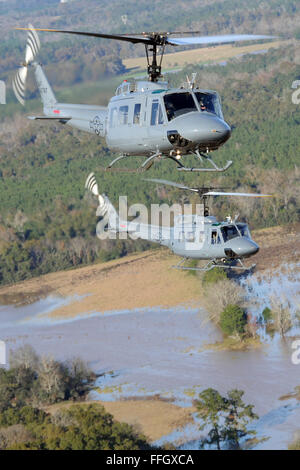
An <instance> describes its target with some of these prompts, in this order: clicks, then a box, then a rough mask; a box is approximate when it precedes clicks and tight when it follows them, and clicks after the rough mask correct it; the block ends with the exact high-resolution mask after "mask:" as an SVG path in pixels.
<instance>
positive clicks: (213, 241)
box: [211, 230, 221, 245]
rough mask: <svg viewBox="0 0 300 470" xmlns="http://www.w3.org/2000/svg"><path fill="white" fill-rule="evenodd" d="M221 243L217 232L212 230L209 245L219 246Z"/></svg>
mask: <svg viewBox="0 0 300 470" xmlns="http://www.w3.org/2000/svg"><path fill="white" fill-rule="evenodd" d="M220 243H221V239H220V235H219V233H218V230H212V232H211V244H212V245H219V244H220Z"/></svg>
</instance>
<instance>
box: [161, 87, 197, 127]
mask: <svg viewBox="0 0 300 470" xmlns="http://www.w3.org/2000/svg"><path fill="white" fill-rule="evenodd" d="M164 102H165V106H166V112H167V116H168V120H169V121H172V119H174V118H176V117H178V116H181V115H182V114H187V113H191V112H192V111H197V107H196V104H195V102H194V99H193V96H192V95H191V93H170V94H167V95H165V96H164Z"/></svg>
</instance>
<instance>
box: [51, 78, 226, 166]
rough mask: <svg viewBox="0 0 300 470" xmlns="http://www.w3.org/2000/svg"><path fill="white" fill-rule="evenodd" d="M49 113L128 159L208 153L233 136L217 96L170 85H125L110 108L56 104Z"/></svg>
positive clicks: (210, 92)
mask: <svg viewBox="0 0 300 470" xmlns="http://www.w3.org/2000/svg"><path fill="white" fill-rule="evenodd" d="M44 113H45V115H46V116H49V117H50V116H52V117H53V118H56V119H58V120H59V118H61V122H65V123H67V124H68V125H70V126H72V127H75V128H77V129H80V130H83V131H87V132H90V133H92V134H96V135H98V136H100V137H104V138H105V140H106V144H107V146H108V147H109V149H110V150H112V151H113V152H119V153H121V154H123V155H138V156H140V155H146V156H149V155H151V154H153V153H155V152H156V153H158V154H161V155H167V156H170V155H173V156H175V157H176V156H180V155H185V154H187V153H191V152H194V151H200V152H209V151H212V150H216V149H218V148H219V147H220V146H221V145H223V144H224V143H225V142H226V141H227V140H228V139H229V137H230V135H231V129H230V126H229V125H228V124H227V123H226V122H225V121H224V118H223V115H222V110H221V104H220V99H219V96H218V94H217V93H216V92H214V91H209V90H200V89H198V88H196V89H186V88H179V89H169V88H168V84H167V83H166V82H157V83H153V82H149V81H137V82H134V83H130V82H127V81H124V82H123V83H122V84H121V85H120V86H119V87H118V88H117V91H116V95H115V96H114V97H112V98H111V100H110V102H109V105H108V107H107V108H105V107H102V106H92V105H90V106H89V105H76V104H65V103H55V104H53V105H51V106H47V107H44Z"/></svg>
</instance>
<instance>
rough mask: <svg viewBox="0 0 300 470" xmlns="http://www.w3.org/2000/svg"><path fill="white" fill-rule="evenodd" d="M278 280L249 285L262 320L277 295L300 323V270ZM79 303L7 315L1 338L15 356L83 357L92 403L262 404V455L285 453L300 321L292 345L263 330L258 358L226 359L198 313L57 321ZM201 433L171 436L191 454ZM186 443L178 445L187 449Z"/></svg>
mask: <svg viewBox="0 0 300 470" xmlns="http://www.w3.org/2000/svg"><path fill="white" fill-rule="evenodd" d="M292 272H293V273H294V274H293V275H291V274H289V273H290V270H287V271H284V270H283V271H282V272H281V271H280V272H278V273H277V276H276V277H274V278H272V279H271V278H270V277H269V276H268V275H266V276H265V277H261V276H260V277H259V276H258V275H253V276H252V277H251V278H248V279H246V280H244V281H243V283H244V287H245V288H246V289H247V292H248V296H249V299H250V298H251V299H252V300H253V305H254V306H253V313H255V314H257V315H258V314H259V313H260V312H261V310H262V308H263V307H264V306H267V305H268V302H269V299H270V296H271V295H274V294H277V295H283V296H284V297H285V298H287V297H288V299H289V301H290V302H291V304H292V310H293V314H294V315H295V318H296V313H297V308H298V305H299V291H300V284H299V280H300V277H299V270H298V269H296V268H295V269H294V268H293V270H292ZM76 300H79V297H78V298H76V297H75V298H74V297H72V298H67V299H61V298H56V297H48V298H47V299H44V300H40V301H39V302H36V303H35V304H32V305H29V306H25V307H12V306H9V307H6V306H1V307H0V338H1V339H2V340H5V341H6V343H7V347H8V350H11V349H15V348H16V347H19V346H20V345H23V344H31V345H32V346H33V347H34V348H35V349H36V350H37V352H38V353H39V354H47V355H52V356H54V357H55V358H58V359H61V360H63V359H69V358H71V357H74V356H80V357H81V358H83V359H85V360H86V361H88V362H89V364H90V366H91V367H92V368H93V369H94V370H95V371H97V372H98V373H102V374H103V373H104V374H105V375H103V376H101V377H99V379H98V381H97V384H96V385H97V386H98V387H99V389H98V391H97V392H96V391H95V392H92V396H91V398H95V399H101V400H119V399H120V398H124V397H138V396H140V397H145V396H152V395H157V394H158V395H160V396H162V397H165V398H168V399H171V400H173V402H174V403H175V404H179V405H180V406H189V405H191V403H192V401H193V399H195V398H197V394H198V393H199V392H200V391H201V390H203V389H204V388H207V387H213V388H216V389H217V390H219V391H220V392H223V393H225V392H227V391H228V390H230V389H232V388H239V389H242V390H244V391H245V401H246V402H247V403H251V404H253V405H255V412H256V413H257V414H258V415H259V416H260V419H259V421H258V422H257V423H255V429H256V430H257V432H258V437H266V438H267V440H265V441H264V442H263V443H261V444H258V445H257V448H264V449H281V448H282V449H284V448H286V447H287V445H288V444H289V443H290V442H291V441H292V440H293V435H294V432H296V431H297V430H298V429H300V424H299V423H300V407H299V403H298V402H297V401H296V400H295V399H288V400H284V401H283V400H280V397H282V396H283V395H286V394H288V393H290V392H292V391H293V389H294V387H296V386H298V385H300V365H298V366H297V365H294V364H293V363H292V360H291V355H292V352H293V349H292V341H293V340H295V338H297V337H299V339H300V330H299V328H298V325H297V322H296V320H295V322H294V325H295V326H294V327H293V329H292V330H291V331H290V332H289V333H288V335H287V338H286V340H285V341H283V340H282V339H280V337H279V336H278V335H275V336H274V337H273V338H270V337H269V336H268V335H266V334H265V333H264V332H263V331H261V334H262V336H261V337H262V346H261V347H259V348H257V349H253V350H250V351H217V350H212V349H209V348H207V347H206V345H207V344H211V343H214V342H216V341H220V340H221V339H222V336H221V334H220V332H219V330H218V329H217V328H216V327H215V326H214V325H212V324H211V323H209V322H206V321H205V319H206V315H207V314H206V312H205V311H204V310H203V309H202V308H201V306H199V307H193V308H191V307H187V306H184V305H179V306H177V307H176V308H172V309H159V308H157V309H156V308H152V309H147V308H146V309H140V310H130V311H121V312H115V311H112V312H89V314H88V315H84V316H82V317H77V318H72V319H68V320H65V319H53V318H52V317H51V318H50V317H49V316H48V315H49V313H50V312H52V311H53V310H55V309H57V308H59V307H61V306H62V305H66V304H68V303H72V302H74V301H76ZM199 438H200V432H199V431H198V425H197V422H196V421H195V424H194V425H193V424H190V425H189V426H188V427H187V428H186V429H183V430H180V431H176V432H174V433H172V435H170V436H165V438H163V439H161V440H160V441H159V442H158V443H162V442H164V441H171V442H173V443H177V444H178V443H181V445H184V447H185V448H197V447H198V445H199ZM178 445H179V444H178Z"/></svg>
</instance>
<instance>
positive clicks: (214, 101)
mask: <svg viewBox="0 0 300 470" xmlns="http://www.w3.org/2000/svg"><path fill="white" fill-rule="evenodd" d="M195 96H196V98H197V101H198V103H199V106H200V110H201V111H202V112H205V111H206V112H207V113H213V114H216V115H217V116H218V117H219V118H221V119H223V115H222V111H221V104H220V100H219V97H218V95H217V94H215V93H203V92H200V91H196V92H195Z"/></svg>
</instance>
